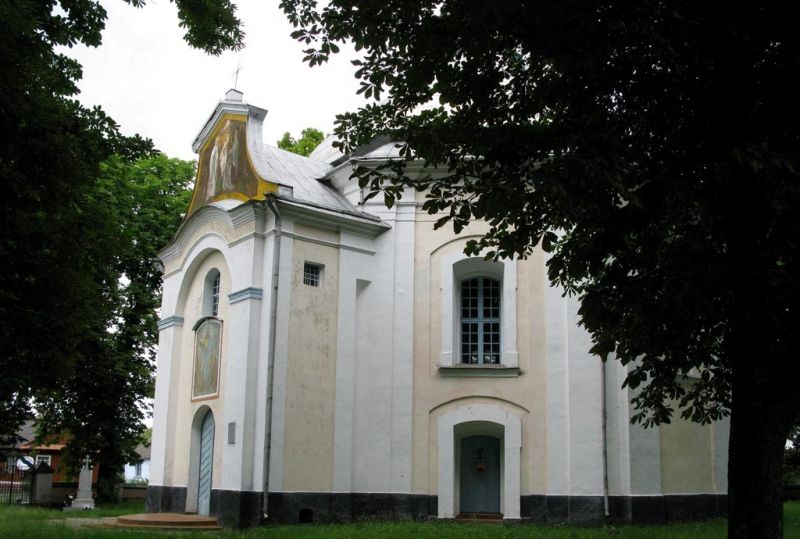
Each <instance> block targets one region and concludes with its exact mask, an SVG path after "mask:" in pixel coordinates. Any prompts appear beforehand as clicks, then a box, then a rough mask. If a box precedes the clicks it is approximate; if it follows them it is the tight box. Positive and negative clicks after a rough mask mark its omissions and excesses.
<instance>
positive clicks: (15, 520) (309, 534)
mask: <svg viewBox="0 0 800 539" xmlns="http://www.w3.org/2000/svg"><path fill="white" fill-rule="evenodd" d="M142 509H143V508H142V504H141V502H128V503H124V504H116V505H107V506H99V507H98V508H97V510H95V511H87V512H74V513H64V512H61V511H55V510H48V509H38V508H34V507H19V506H0V537H2V538H4V539H77V538H80V539H144V538H148V537H151V538H164V537H174V538H182V539H191V538H195V537H197V538H204V539H233V538H248V539H261V538H263V539H267V538H269V539H284V538H286V539H289V538H292V539H294V538H301V539H303V538H308V539H316V538H322V537H324V538H333V539H337V538H341V539H344V538H347V539H351V538H355V539H359V538H364V539H366V538H373V537H385V538H392V537H414V538H430V539H440V538H441V539H447V538H451V537H453V538H455V537H458V538H480V537H491V538H493V539H494V538H500V539H517V538H529V537H532V538H548V539H549V538H554V539H595V538H607V537H611V538H615V539H660V538H670V539H672V538H677V539H682V538H685V539H705V538H709V539H710V538H722V537H725V529H726V528H725V521H724V520H723V519H715V520H708V521H704V522H693V523H678V524H671V525H669V526H604V527H575V526H531V525H526V524H520V525H511V526H503V525H496V524H457V523H450V522H386V523H383V522H370V523H358V524H339V525H325V526H322V525H305V526H269V527H262V528H255V529H251V530H247V531H244V532H236V531H230V530H226V531H222V532H194V533H191V532H157V531H147V530H144V531H140V530H120V529H96V528H87V527H81V528H74V527H72V526H68V525H65V524H64V520H65V519H72V518H86V517H95V518H99V517H104V516H115V515H120V514H127V513H136V512H142ZM784 514H785V536H786V537H787V538H793V537H800V502H789V503H787V504H786V505H785V506H784Z"/></svg>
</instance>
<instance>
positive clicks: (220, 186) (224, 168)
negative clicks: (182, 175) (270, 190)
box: [192, 118, 258, 207]
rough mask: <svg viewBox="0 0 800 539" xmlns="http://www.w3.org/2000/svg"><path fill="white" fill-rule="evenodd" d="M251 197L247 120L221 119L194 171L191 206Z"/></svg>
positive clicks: (253, 185) (255, 182)
mask: <svg viewBox="0 0 800 539" xmlns="http://www.w3.org/2000/svg"><path fill="white" fill-rule="evenodd" d="M225 195H240V196H243V198H246V199H249V198H255V197H256V196H258V179H257V178H256V176H255V174H254V173H253V170H252V168H251V167H250V163H249V161H248V159H247V123H246V122H245V121H244V120H237V119H234V118H224V119H223V120H222V121H221V122H220V127H219V129H218V130H217V132H216V134H215V136H214V138H213V139H211V140H210V141H209V142H208V143H207V144H206V145H205V147H204V148H203V150H202V152H201V154H200V164H199V168H198V170H197V188H196V195H195V196H196V198H197V200H196V201H195V202H196V204H192V205H193V206H195V207H199V206H202V205H204V204H208V203H209V202H213V201H215V200H220V199H222V198H240V197H237V196H234V197H227V196H225Z"/></svg>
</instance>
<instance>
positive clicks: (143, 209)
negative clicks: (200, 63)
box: [0, 0, 244, 464]
mask: <svg viewBox="0 0 800 539" xmlns="http://www.w3.org/2000/svg"><path fill="white" fill-rule="evenodd" d="M127 1H128V3H130V4H133V5H135V6H142V5H144V2H142V1H140V0H127ZM175 4H176V5H177V7H178V13H179V18H180V20H181V26H182V27H183V28H184V29H185V31H186V35H185V39H186V40H187V41H188V42H189V44H190V45H192V46H195V47H198V48H201V49H203V50H205V51H206V52H209V53H211V54H219V53H220V52H222V51H223V50H225V49H231V48H233V49H236V48H240V47H241V46H242V44H243V38H244V34H243V32H242V31H241V29H240V21H239V20H238V19H237V18H236V16H235V8H234V6H233V5H232V4H231V3H230V1H228V0H223V1H221V2H199V3H198V2H192V1H188V0H175ZM105 19H106V12H105V10H104V9H103V7H102V4H101V3H100V2H98V1H90V0H86V1H80V2H71V1H56V0H49V1H44V2H16V1H10V0H2V1H0V132H2V133H3V136H2V137H0V178H2V180H3V189H4V192H3V197H2V212H0V338H1V339H2V340H3V355H2V357H0V366H2V370H3V376H2V377H0V439H10V438H13V437H14V434H15V433H16V430H17V428H18V427H19V425H20V424H21V423H22V421H23V420H24V419H26V418H27V417H29V416H30V415H31V411H32V405H33V404H34V403H35V405H36V408H37V410H38V411H40V412H42V413H43V418H44V419H43V422H42V425H41V426H42V428H43V430H44V431H45V433H46V432H50V431H57V432H60V430H61V429H64V428H66V429H67V430H69V431H70V432H71V433H72V434H73V437H72V440H73V441H72V442H71V446H73V447H75V451H74V452H73V457H76V458H80V456H81V455H83V454H85V452H92V453H94V454H101V453H102V456H103V458H105V459H106V461H107V462H108V463H109V464H116V463H118V462H119V461H120V459H122V453H124V451H123V449H124V448H122V445H124V444H128V445H129V442H130V440H131V439H132V438H133V439H136V438H138V435H139V434H140V431H141V428H142V427H141V425H140V420H141V418H142V415H143V413H144V411H143V410H142V409H141V408H140V407H139V406H137V404H136V403H138V402H141V399H142V398H143V397H145V396H147V395H148V394H149V393H150V392H151V391H152V372H151V365H150V360H151V356H152V346H153V344H154V332H155V327H154V316H155V314H154V312H153V308H154V306H155V305H156V303H157V293H158V288H159V286H160V278H159V277H158V275H157V273H156V272H155V270H154V269H153V268H152V265H151V262H150V260H151V259H152V256H153V252H154V249H155V248H156V247H158V246H161V245H163V244H164V243H165V241H166V236H168V235H169V234H170V233H171V231H172V230H174V228H175V226H177V222H176V219H179V217H180V212H181V211H182V210H183V206H181V205H182V204H183V202H182V197H185V193H184V192H185V190H186V188H187V183H188V182H189V181H190V178H191V172H192V165H191V164H189V163H183V162H178V161H171V160H167V159H166V158H164V157H163V156H159V155H157V154H156V152H155V151H154V149H153V146H152V143H151V141H149V140H145V139H142V138H141V137H139V136H133V137H126V136H123V135H121V134H120V132H119V130H118V126H117V125H116V124H115V122H114V121H113V120H112V119H111V118H109V117H108V116H107V115H106V114H105V113H104V112H103V111H102V110H101V109H100V108H99V107H93V108H87V107H85V106H83V105H81V104H80V103H79V102H78V101H77V100H76V99H75V98H74V96H75V95H76V94H77V93H78V89H77V81H78V80H79V79H80V78H81V66H80V64H79V63H78V62H76V61H75V60H74V59H72V58H70V57H69V56H68V54H67V52H68V49H65V48H63V47H66V48H69V47H72V46H74V45H76V44H79V43H81V44H84V45H87V46H94V47H96V46H98V45H100V42H101V32H102V30H103V28H104V26H105ZM59 47H62V48H59ZM60 51H63V52H60ZM142 157H149V159H147V160H145V161H140V162H136V160H137V159H140V158H142ZM123 275H124V276H125V279H126V281H125V282H124V283H123V282H121V281H120V278H121V276H123ZM78 446H80V447H78ZM112 454H113V455H112Z"/></svg>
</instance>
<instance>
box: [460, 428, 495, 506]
mask: <svg viewBox="0 0 800 539" xmlns="http://www.w3.org/2000/svg"><path fill="white" fill-rule="evenodd" d="M460 479H461V512H462V513H499V512H500V440H499V439H497V438H494V437H492V436H468V437H466V438H462V440H461V477H460Z"/></svg>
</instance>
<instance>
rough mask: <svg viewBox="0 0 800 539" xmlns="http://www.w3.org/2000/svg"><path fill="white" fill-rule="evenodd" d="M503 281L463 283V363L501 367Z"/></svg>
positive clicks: (488, 279) (475, 279)
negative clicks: (501, 300) (501, 283)
mask: <svg viewBox="0 0 800 539" xmlns="http://www.w3.org/2000/svg"><path fill="white" fill-rule="evenodd" d="M501 296H502V294H501V288H500V281H498V280H497V279H492V278H491V277H471V278H467V279H464V280H462V281H461V363H463V364H468V365H499V364H500V350H501V349H500V313H501V310H500V298H501Z"/></svg>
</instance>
